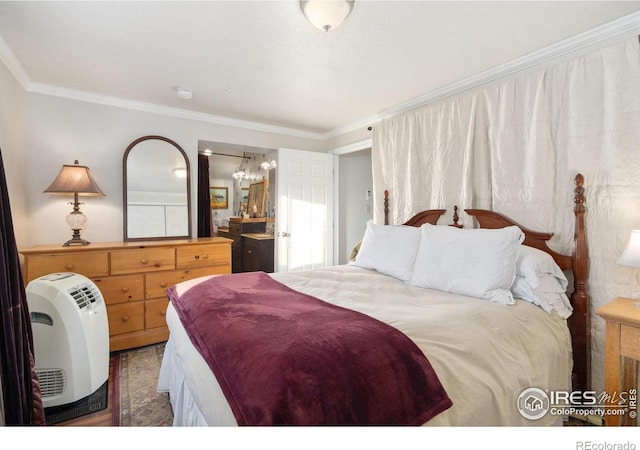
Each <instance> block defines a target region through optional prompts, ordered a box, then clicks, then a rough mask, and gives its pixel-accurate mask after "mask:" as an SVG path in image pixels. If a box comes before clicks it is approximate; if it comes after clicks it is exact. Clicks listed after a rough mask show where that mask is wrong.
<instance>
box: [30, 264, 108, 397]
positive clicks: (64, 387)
mask: <svg viewBox="0 0 640 450" xmlns="http://www.w3.org/2000/svg"><path fill="white" fill-rule="evenodd" d="M26 292H27V302H28V304H29V312H30V315H31V327H32V329H33V343H34V354H35V355H34V356H35V362H36V373H37V374H38V378H39V380H40V390H41V392H42V400H43V405H44V407H45V408H48V407H51V406H58V405H66V404H68V403H73V402H75V401H77V400H80V399H82V398H84V397H87V396H88V395H90V394H92V393H94V392H95V391H96V390H98V388H100V387H101V386H102V385H103V384H104V383H105V382H106V381H107V379H108V378H109V324H108V322H107V308H106V306H105V303H104V298H103V297H102V294H101V293H100V290H99V289H98V287H97V286H96V285H95V284H94V283H93V282H92V281H91V280H89V279H88V278H86V277H84V276H82V275H78V274H76V273H66V272H65V273H52V274H49V275H45V276H43V277H40V278H37V279H35V280H32V281H31V282H30V283H29V284H28V285H27V288H26Z"/></svg>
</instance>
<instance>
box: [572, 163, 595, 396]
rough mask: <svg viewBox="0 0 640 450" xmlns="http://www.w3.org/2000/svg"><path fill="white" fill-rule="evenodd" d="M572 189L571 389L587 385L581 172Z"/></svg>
mask: <svg viewBox="0 0 640 450" xmlns="http://www.w3.org/2000/svg"><path fill="white" fill-rule="evenodd" d="M575 183H576V188H575V189H574V193H575V195H574V203H575V207H574V213H575V234H574V249H573V255H572V259H573V273H574V280H573V293H572V294H571V300H572V304H573V314H572V315H571V317H569V321H570V322H571V328H572V329H574V330H576V331H578V330H579V331H578V332H574V333H572V336H573V338H572V341H573V342H572V344H573V353H574V365H575V367H574V368H573V373H574V376H575V379H574V380H573V382H574V385H573V389H574V390H586V389H589V388H590V384H591V364H590V362H591V361H590V360H591V351H590V350H591V326H590V322H591V320H590V313H589V296H588V295H587V286H586V284H587V283H586V280H587V274H588V271H589V258H588V253H587V237H586V234H585V223H584V215H585V205H584V203H585V197H584V187H583V184H584V177H583V176H582V174H578V175H576V178H575Z"/></svg>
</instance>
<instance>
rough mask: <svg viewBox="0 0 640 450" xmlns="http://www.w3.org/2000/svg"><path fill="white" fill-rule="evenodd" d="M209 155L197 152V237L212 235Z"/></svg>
mask: <svg viewBox="0 0 640 450" xmlns="http://www.w3.org/2000/svg"><path fill="white" fill-rule="evenodd" d="M211 231H212V224H211V201H210V194H209V157H208V156H207V155H203V154H201V153H198V237H209V236H212V235H213V233H212V232H211Z"/></svg>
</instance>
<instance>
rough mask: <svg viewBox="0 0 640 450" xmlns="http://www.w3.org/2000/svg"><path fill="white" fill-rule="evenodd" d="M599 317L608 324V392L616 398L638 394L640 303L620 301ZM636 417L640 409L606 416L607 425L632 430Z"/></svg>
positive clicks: (604, 307) (606, 355)
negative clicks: (629, 427)
mask: <svg viewBox="0 0 640 450" xmlns="http://www.w3.org/2000/svg"><path fill="white" fill-rule="evenodd" d="M636 305H637V306H636ZM596 313H597V314H598V315H599V316H601V317H602V318H603V319H605V320H606V346H605V379H604V388H605V391H606V392H607V394H609V395H614V394H615V395H616V396H617V395H620V393H621V392H625V393H629V391H631V390H636V389H637V386H638V361H639V360H640V300H634V299H631V298H617V299H615V300H613V301H612V302H611V303H609V304H607V305H605V306H603V307H602V308H600V309H599V310H597V311H596ZM621 371H622V373H623V376H622V384H621V383H620V378H621V376H620V375H621ZM616 401H617V400H616ZM634 401H635V399H634ZM627 404H629V399H628V398H627ZM636 413H637V409H634V410H633V411H632V412H631V414H627V415H625V416H618V415H605V425H607V426H616V425H617V426H619V425H631V426H633V425H635V424H636Z"/></svg>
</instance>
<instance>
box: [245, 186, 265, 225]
mask: <svg viewBox="0 0 640 450" xmlns="http://www.w3.org/2000/svg"><path fill="white" fill-rule="evenodd" d="M260 185H262V194H261V196H262V198H261V199H259V198H256V197H257V196H258V195H260V194H259V187H260ZM268 186H269V181H268V180H261V181H256V182H255V183H251V184H250V185H249V197H248V198H247V214H249V217H250V218H253V212H252V211H250V210H249V209H250V208H251V205H252V204H253V203H257V202H258V201H260V206H259V207H257V210H258V212H257V214H256V217H257V218H258V219H262V218H264V217H265V215H264V212H265V211H264V204H265V200H266V198H267V188H268ZM252 200H253V202H252ZM256 206H257V205H256Z"/></svg>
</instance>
